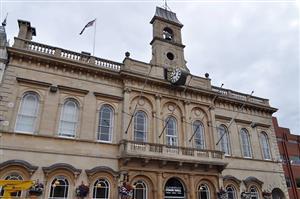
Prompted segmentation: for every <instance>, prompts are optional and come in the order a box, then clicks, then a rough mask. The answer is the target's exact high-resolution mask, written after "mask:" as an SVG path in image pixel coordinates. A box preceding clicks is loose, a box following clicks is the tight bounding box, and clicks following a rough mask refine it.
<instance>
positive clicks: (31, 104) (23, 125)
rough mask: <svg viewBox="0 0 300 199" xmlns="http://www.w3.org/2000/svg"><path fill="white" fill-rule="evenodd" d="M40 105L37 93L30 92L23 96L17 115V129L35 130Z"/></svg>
mask: <svg viewBox="0 0 300 199" xmlns="http://www.w3.org/2000/svg"><path fill="white" fill-rule="evenodd" d="M38 106H39V98H38V96H37V94H34V93H28V94H25V95H24V96H23V98H22V100H21V104H20V109H19V112H18V116H17V121H16V131H24V132H31V133H33V132H34V129H35V122H36V118H37V114H38Z"/></svg>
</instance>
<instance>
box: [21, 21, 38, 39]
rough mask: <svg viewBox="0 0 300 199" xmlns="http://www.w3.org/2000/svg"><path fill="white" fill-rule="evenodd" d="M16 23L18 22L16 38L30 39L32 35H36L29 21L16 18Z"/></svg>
mask: <svg viewBox="0 0 300 199" xmlns="http://www.w3.org/2000/svg"><path fill="white" fill-rule="evenodd" d="M18 24H19V34H18V38H20V39H27V40H32V36H36V31H35V28H34V27H31V24H30V22H29V21H24V20H18Z"/></svg>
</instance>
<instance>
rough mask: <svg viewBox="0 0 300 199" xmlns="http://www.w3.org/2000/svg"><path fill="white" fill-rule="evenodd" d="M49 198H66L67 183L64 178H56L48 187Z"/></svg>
mask: <svg viewBox="0 0 300 199" xmlns="http://www.w3.org/2000/svg"><path fill="white" fill-rule="evenodd" d="M50 186H51V187H50V197H49V198H51V199H52V198H61V199H63V198H67V197H68V191H69V182H68V180H67V179H66V178H65V177H64V176H58V177H56V178H55V179H54V180H53V181H52V183H51V185H50Z"/></svg>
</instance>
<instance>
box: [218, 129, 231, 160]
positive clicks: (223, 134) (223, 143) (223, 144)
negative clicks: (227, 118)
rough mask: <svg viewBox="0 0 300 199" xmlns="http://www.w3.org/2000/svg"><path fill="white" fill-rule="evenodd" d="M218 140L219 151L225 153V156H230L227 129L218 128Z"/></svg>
mask: <svg viewBox="0 0 300 199" xmlns="http://www.w3.org/2000/svg"><path fill="white" fill-rule="evenodd" d="M218 132H219V138H220V139H221V138H222V139H221V140H220V150H221V151H223V152H224V153H225V155H230V142H229V136H228V131H227V128H226V127H225V126H223V125H220V126H219V127H218Z"/></svg>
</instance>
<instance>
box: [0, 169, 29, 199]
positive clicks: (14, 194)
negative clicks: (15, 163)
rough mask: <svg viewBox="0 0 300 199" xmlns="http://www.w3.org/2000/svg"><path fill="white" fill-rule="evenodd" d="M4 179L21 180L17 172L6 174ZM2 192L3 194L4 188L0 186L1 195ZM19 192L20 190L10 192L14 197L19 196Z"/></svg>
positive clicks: (1, 194) (0, 194)
mask: <svg viewBox="0 0 300 199" xmlns="http://www.w3.org/2000/svg"><path fill="white" fill-rule="evenodd" d="M4 179H5V180H23V178H22V176H20V175H19V174H17V173H12V174H10V175H8V176H6V177H5V178H4ZM3 194H4V190H2V187H0V196H3ZM21 194H22V192H21V191H18V192H14V193H12V195H11V196H14V197H21Z"/></svg>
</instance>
